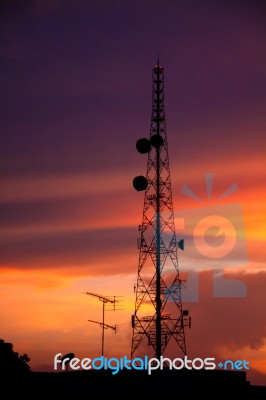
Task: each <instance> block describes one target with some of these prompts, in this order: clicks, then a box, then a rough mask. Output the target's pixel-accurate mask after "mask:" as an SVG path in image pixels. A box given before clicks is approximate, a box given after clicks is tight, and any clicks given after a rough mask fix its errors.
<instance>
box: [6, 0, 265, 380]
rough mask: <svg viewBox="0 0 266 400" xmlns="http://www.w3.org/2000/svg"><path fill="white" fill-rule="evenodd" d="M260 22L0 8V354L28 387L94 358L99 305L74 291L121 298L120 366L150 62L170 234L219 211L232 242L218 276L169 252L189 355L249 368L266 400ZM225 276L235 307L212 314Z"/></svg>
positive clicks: (250, 15)
mask: <svg viewBox="0 0 266 400" xmlns="http://www.w3.org/2000/svg"><path fill="white" fill-rule="evenodd" d="M265 21H266V6H265V2H264V1H259V0H246V1H245V0H242V1H240V0H234V1H229V0H228V1H227V0H224V1H222V0H220V1H219V0H218V1H208V0H202V1H197V0H187V1H179V0H175V1H171V0H134V1H129V0H111V1H108V0H72V1H70V0H68V1H67V0H66V1H63V0H43V1H41V0H25V1H19V0H2V1H1V5H0V54H1V63H0V73H1V75H0V76H1V78H0V79H1V91H0V96H1V101H0V106H1V118H0V135H1V139H0V144H1V145H0V180H1V182H0V304H1V307H0V321H1V322H0V338H2V339H4V340H5V341H8V342H12V343H13V345H14V349H15V351H17V352H19V353H27V354H28V355H29V357H30V359H31V361H30V363H29V364H30V367H31V369H32V370H35V371H39V370H43V371H51V370H53V357H54V355H55V354H56V353H59V352H60V353H67V352H74V353H75V354H76V355H77V356H78V357H80V358H83V357H86V356H89V357H91V358H92V357H96V356H99V355H100V353H101V329H100V327H99V326H98V325H96V324H92V323H89V322H88V321H87V320H88V319H92V320H98V321H100V320H101V312H102V308H101V306H102V304H101V303H100V301H98V300H97V299H96V298H93V297H90V296H88V295H86V294H84V292H86V291H88V292H96V293H100V294H102V295H110V296H113V295H116V296H122V299H123V302H122V308H123V309H122V310H120V311H113V312H111V311H110V312H108V313H107V314H106V322H107V323H109V324H111V325H115V324H116V325H118V332H117V333H116V334H115V333H114V332H113V331H112V330H111V329H108V330H106V332H105V335H106V336H105V338H106V342H105V355H106V356H109V357H111V356H112V357H118V356H123V355H128V356H130V349H131V335H132V329H131V322H130V319H131V315H132V313H133V312H134V291H133V287H134V283H135V282H136V279H137V267H138V249H137V238H138V235H139V232H138V225H139V224H140V223H141V218H142V207H143V196H144V194H143V192H142V193H137V192H136V191H134V189H133V186H132V180H133V178H134V177H135V176H136V175H145V172H146V162H147V157H146V155H140V154H138V153H137V151H136V147H135V143H136V141H137V140H138V139H139V138H141V137H148V135H149V129H150V118H151V98H152V97H151V96H152V84H151V76H152V68H153V67H154V66H155V64H156V60H157V54H158V51H159V54H160V62H161V64H162V65H163V67H164V68H165V108H166V125H167V135H168V145H169V158H170V169H171V178H172V190H173V203H174V210H175V212H176V219H177V222H178V218H180V216H181V217H182V215H183V216H186V218H192V219H193V218H195V219H197V218H198V219H199V218H200V216H201V215H204V216H206V215H208V214H209V212H210V213H213V211H212V210H214V208H215V209H216V210H217V209H220V212H221V214H222V215H224V213H225V214H226V213H227V212H228V210H229V214H228V215H227V214H226V215H225V216H226V217H227V218H230V220H232V221H233V222H234V223H236V224H237V229H238V230H239V237H240V236H241V245H239V246H238V247H237V248H236V250H235V252H234V254H232V258H231V259H230V257H229V258H227V259H226V263H224V264H220V265H219V263H216V264H212V262H211V261H208V260H205V261H206V262H205V261H204V259H203V258H202V257H201V256H200V255H199V254H198V255H197V254H196V255H195V254H194V255H193V262H192V263H191V260H192V258H191V257H192V256H191V253H190V252H189V251H190V250H191V246H188V247H187V248H185V251H184V253H183V252H179V267H180V272H181V274H183V275H184V276H188V277H189V276H194V277H195V276H197V277H198V286H199V296H198V301H189V302H187V303H185V307H187V308H189V310H190V314H191V316H192V328H191V329H190V330H187V331H186V340H187V349H188V355H189V356H190V357H191V358H193V357H216V358H217V360H226V359H227V358H230V359H233V360H237V359H246V360H248V361H249V362H250V366H251V370H250V371H249V372H248V373H247V378H248V379H249V380H250V381H251V383H253V384H265V385H266V314H265V309H266V290H265V287H266V263H265V260H266V246H265V235H266V226H265V219H266V205H265V197H266V185H265V184H266V157H265V156H266V51H265V43H266V23H265ZM206 174H213V188H212V192H211V196H210V198H209V199H208V193H207V191H206V182H205V178H206ZM232 184H236V185H237V186H236V185H235V187H237V190H236V191H234V192H232V194H231V195H228V196H225V197H223V194H224V193H225V192H226V190H227V189H228V188H229V187H230V186H231V185H232ZM186 186H187V187H189V188H190V189H191V190H192V191H193V192H194V193H195V194H196V195H197V196H198V197H199V198H200V199H201V200H202V201H201V202H197V201H196V200H195V199H193V198H191V197H189V196H188V195H186V190H184V187H186ZM220 197H222V198H221V199H220ZM236 205H237V206H236ZM217 207H218V208H217ZM230 210H231V211H230ZM232 210H233V211H232ZM234 210H237V211H234ZM176 228H177V229H176V231H177V236H178V237H179V236H180V237H182V235H183V236H185V237H186V240H187V241H188V243H191V240H192V237H191V235H190V233H188V232H183V231H182V229H181V230H179V228H178V225H176ZM239 237H238V238H237V240H240V239H239ZM186 250H187V252H186ZM207 261H208V262H207ZM216 261H217V260H216ZM182 267H183V269H182ZM221 270H222V271H224V276H225V277H227V278H231V279H235V280H237V281H235V282H242V287H244V288H246V292H247V293H246V295H245V296H242V297H241V295H240V294H241V293H240V292H239V296H238V295H237V294H238V291H236V292H235V293H234V296H233V295H232V293H231V294H230V293H229V294H228V297H224V296H220V297H215V296H214V294H213V287H214V286H215V279H218V276H219V273H221ZM197 271H199V272H197ZM213 276H215V277H216V278H215V279H214V278H213ZM232 282H233V281H231V283H232ZM239 285H240V286H241V283H239ZM173 356H175V350H174V349H173Z"/></svg>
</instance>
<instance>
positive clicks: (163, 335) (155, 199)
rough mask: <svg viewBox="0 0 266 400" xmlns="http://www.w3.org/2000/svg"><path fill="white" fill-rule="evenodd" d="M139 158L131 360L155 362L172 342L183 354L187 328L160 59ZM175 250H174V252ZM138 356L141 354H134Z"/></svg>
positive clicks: (135, 184)
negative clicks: (143, 159)
mask: <svg viewBox="0 0 266 400" xmlns="http://www.w3.org/2000/svg"><path fill="white" fill-rule="evenodd" d="M136 147H137V150H138V151H139V152H140V153H141V154H145V153H148V163H147V172H146V177H144V176H137V177H135V178H134V180H133V186H134V188H135V189H136V190H137V191H142V190H145V196H144V207H143V215H142V224H141V225H140V226H139V231H140V238H139V240H138V244H139V265H138V277H137V285H136V298H135V312H134V314H133V315H132V328H133V335H132V346H131V357H132V358H133V357H134V355H135V353H136V351H137V350H138V349H139V348H140V347H141V346H143V345H144V344H145V340H144V339H145V338H146V339H147V340H148V345H150V346H152V348H153V350H154V353H155V354H154V355H155V357H156V358H159V357H160V356H161V355H162V354H163V353H164V351H165V350H166V347H167V345H168V344H169V342H170V341H171V340H173V341H174V342H175V343H176V344H177V345H178V348H179V350H181V353H182V354H183V355H185V354H186V341H185V331H184V328H185V326H190V317H189V316H188V315H189V313H188V311H187V310H183V307H182V299H181V288H182V281H181V279H180V276H179V267H178V258H177V248H178V247H180V248H181V249H182V250H183V240H180V241H179V242H178V243H177V240H176V235H175V225H174V211H173V201H172V188H171V178H170V167H169V157H168V143H167V134H166V123H165V110H164V68H163V67H162V66H161V65H160V62H159V59H158V62H157V64H156V66H155V67H154V68H153V70H152V116H151V126H150V137H149V139H146V138H143V139H139V140H138V141H137V144H136ZM178 245H179V246H178ZM139 350H140V349H139Z"/></svg>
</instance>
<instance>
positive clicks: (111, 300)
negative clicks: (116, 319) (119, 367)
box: [85, 292, 122, 356]
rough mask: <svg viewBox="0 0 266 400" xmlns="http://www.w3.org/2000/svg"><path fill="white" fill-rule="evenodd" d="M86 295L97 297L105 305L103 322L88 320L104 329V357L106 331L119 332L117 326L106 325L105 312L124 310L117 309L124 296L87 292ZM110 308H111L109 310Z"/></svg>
mask: <svg viewBox="0 0 266 400" xmlns="http://www.w3.org/2000/svg"><path fill="white" fill-rule="evenodd" d="M85 294H87V295H89V296H92V297H96V298H97V299H98V300H100V301H101V302H102V303H103V308H102V322H99V321H93V320H91V319H88V322H93V323H95V324H98V325H100V326H101V328H102V356H103V355H104V331H105V330H106V329H108V328H110V329H112V330H113V331H114V332H115V333H116V332H117V326H116V325H109V324H106V323H105V311H116V310H122V309H121V308H117V303H121V301H122V300H119V299H118V298H119V297H122V296H103V295H101V294H98V293H93V292H85ZM108 307H109V308H108Z"/></svg>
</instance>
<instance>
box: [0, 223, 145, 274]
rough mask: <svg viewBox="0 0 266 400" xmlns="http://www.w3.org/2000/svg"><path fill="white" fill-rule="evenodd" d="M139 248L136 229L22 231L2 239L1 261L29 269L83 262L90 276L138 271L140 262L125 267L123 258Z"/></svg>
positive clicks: (65, 265) (4, 263)
mask: <svg viewBox="0 0 266 400" xmlns="http://www.w3.org/2000/svg"><path fill="white" fill-rule="evenodd" d="M135 250H136V230H135V229H127V228H121V229H104V230H102V229H98V230H93V231H90V230H84V231H74V232H71V231H67V232H56V233H49V234H22V235H16V236H13V237H12V238H8V237H6V238H2V239H1V257H0V259H1V261H0V262H1V265H3V266H5V267H7V266H11V267H12V266H16V267H18V268H21V267H22V268H26V269H28V268H29V269H30V268H36V265H38V268H45V269H47V268H48V269H49V268H56V267H57V268H65V267H68V268H70V267H72V268H75V267H77V266H83V267H84V268H86V269H87V273H88V276H89V275H91V274H92V275H94V274H99V275H101V274H102V273H104V274H116V273H120V272H123V273H125V272H126V273H129V272H134V271H135V270H136V266H134V267H133V265H131V267H130V265H129V266H127V267H126V269H125V266H124V265H123V264H121V259H123V258H128V257H130V256H132V255H133V256H134V254H135ZM118 260H120V261H119V262H118ZM136 262H137V259H136ZM108 265H110V269H109V268H108ZM111 266H112V267H111ZM130 268H132V270H130Z"/></svg>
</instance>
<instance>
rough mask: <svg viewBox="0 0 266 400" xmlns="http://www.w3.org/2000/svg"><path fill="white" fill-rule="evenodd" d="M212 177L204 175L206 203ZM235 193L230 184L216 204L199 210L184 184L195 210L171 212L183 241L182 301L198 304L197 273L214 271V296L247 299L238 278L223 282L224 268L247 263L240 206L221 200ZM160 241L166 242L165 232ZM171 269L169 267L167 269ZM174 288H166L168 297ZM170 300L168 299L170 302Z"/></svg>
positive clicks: (244, 286) (209, 198) (210, 189)
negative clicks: (185, 278)
mask: <svg viewBox="0 0 266 400" xmlns="http://www.w3.org/2000/svg"><path fill="white" fill-rule="evenodd" d="M213 180H214V174H211V173H206V174H205V185H206V192H207V199H208V202H210V201H211V198H212V188H213ZM237 190H238V185H237V184H236V183H233V184H232V185H230V186H229V187H228V189H227V190H226V191H225V192H224V193H223V194H222V195H221V196H220V197H219V198H218V199H216V200H215V205H209V206H207V207H206V206H205V207H201V206H200V205H201V203H202V202H203V200H202V199H201V198H200V197H199V196H198V195H197V194H196V193H194V191H193V190H192V189H191V188H190V187H189V186H187V185H184V186H183V188H182V190H181V192H182V193H183V194H184V195H186V196H188V197H190V198H192V199H193V200H195V201H196V202H197V207H195V208H189V209H186V210H176V211H175V212H174V218H175V230H176V235H177V237H182V238H184V239H185V240H184V243H185V247H184V253H182V271H185V272H187V283H186V285H185V286H183V287H182V300H183V301H184V302H192V301H198V298H199V296H198V292H199V287H198V285H199V282H198V272H199V271H200V270H206V269H208V270H210V269H211V270H213V296H214V297H246V295H247V288H246V285H245V284H244V283H243V282H242V281H240V280H239V279H229V278H226V279H224V277H223V272H224V269H225V268H227V267H234V268H235V267H236V268H237V267H242V266H244V265H245V264H246V263H247V250H246V241H245V229H244V221H243V212H242V207H241V204H239V203H231V204H223V203H222V201H223V200H224V199H225V198H227V197H228V196H230V195H231V194H232V193H234V192H235V191H237ZM162 239H163V240H164V241H165V242H166V243H167V240H169V238H167V232H165V233H163V235H162ZM170 267H171V266H170ZM167 273H169V270H168V271H167ZM174 289H175V288H173V287H169V288H168V290H169V292H170V293H171V296H172V297H173V296H174V293H175V290H174ZM171 296H170V297H169V300H170V299H171Z"/></svg>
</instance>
